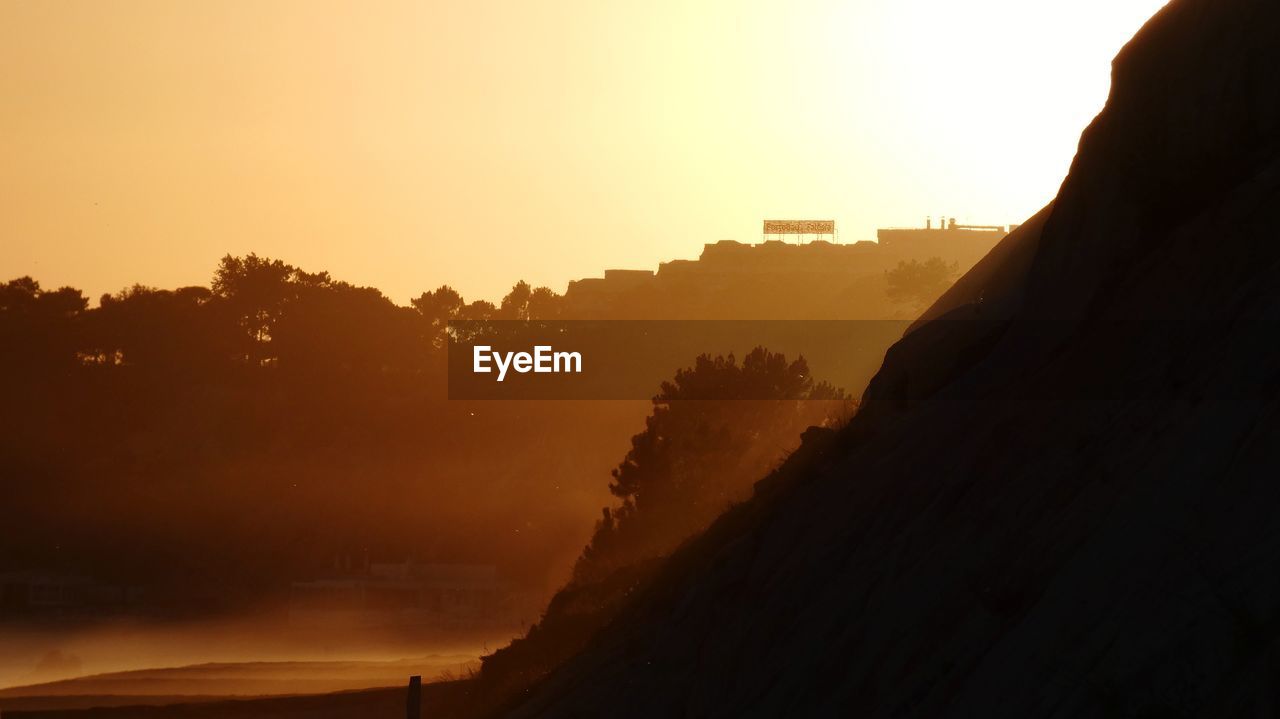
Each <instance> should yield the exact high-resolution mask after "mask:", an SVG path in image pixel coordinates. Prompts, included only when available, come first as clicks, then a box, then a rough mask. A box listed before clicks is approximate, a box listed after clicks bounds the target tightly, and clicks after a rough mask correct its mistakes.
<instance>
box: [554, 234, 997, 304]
mask: <svg viewBox="0 0 1280 719" xmlns="http://www.w3.org/2000/svg"><path fill="white" fill-rule="evenodd" d="M770 222H774V223H775V224H776V223H777V221H767V222H766V225H765V229H766V231H769V230H775V231H777V230H780V229H782V230H785V229H788V228H787V227H775V226H772V225H770V224H769V223H770ZM784 224H785V223H784ZM793 224H794V223H793ZM831 224H832V228H831V231H832V232H834V223H831ZM1016 227H1017V226H1016V225H1014V226H1011V227H1008V228H1006V227H1004V226H995V225H961V224H958V223H957V222H956V221H955V219H954V218H952V219H950V220H947V221H941V222H939V225H938V227H934V226H933V222H932V220H928V221H926V223H925V226H924V227H923V228H919V227H916V228H885V229H881V230H878V231H877V232H876V239H877V241H875V242H871V241H860V242H853V243H847V244H842V243H837V242H830V241H827V240H823V239H815V240H813V241H810V242H804V243H800V244H797V243H791V242H784V241H782V240H777V239H771V240H766V241H764V242H760V243H754V244H749V243H743V242H737V241H735V240H720V241H719V242H714V243H711V244H707V245H704V246H703V248H702V254H701V255H700V256H699V258H698V259H697V260H672V261H670V262H663V263H661V264H660V265H659V266H658V271H657V272H656V273H655V272H651V271H649V270H607V271H605V273H604V277H603V278H599V277H596V278H587V279H581V280H574V281H572V282H570V283H569V288H568V290H567V291H566V292H565V298H566V299H567V300H568V301H569V303H570V304H571V305H574V306H578V307H583V306H597V307H599V306H608V305H610V304H611V303H612V302H614V301H615V300H617V299H618V298H623V297H631V296H635V295H636V293H637V292H638V291H643V290H647V289H678V288H682V287H688V286H690V285H694V284H707V285H709V286H715V285H718V284H722V283H724V282H730V283H733V282H737V281H739V280H745V279H747V278H750V277H764V276H771V277H777V276H783V275H786V276H791V277H801V278H808V279H809V280H810V281H812V282H817V283H821V282H841V281H845V280H848V279H849V278H853V277H859V276H866V275H871V274H878V273H883V272H885V271H886V270H889V269H892V268H894V267H896V266H897V264H898V263H899V262H905V261H911V260H921V261H923V260H927V259H929V258H931V257H938V258H940V259H942V260H944V261H946V262H948V263H956V264H957V265H959V267H960V269H961V271H965V270H967V269H968V268H969V267H971V266H972V265H973V264H974V263H976V262H977V261H978V260H980V259H982V257H983V256H984V255H986V254H987V252H989V251H990V250H991V248H992V247H994V246H995V245H996V243H997V242H999V241H1000V240H1001V239H1003V238H1004V237H1005V235H1007V234H1008V232H1010V231H1012V230H1013V229H1014V228H1016ZM799 229H805V230H807V231H811V230H812V229H814V228H811V227H809V226H808V225H805V226H803V227H801V228H799ZM818 229H825V226H824V227H821V228H818ZM774 236H776V233H775V235H774ZM832 237H833V239H834V235H832ZM735 278H738V279H735Z"/></svg>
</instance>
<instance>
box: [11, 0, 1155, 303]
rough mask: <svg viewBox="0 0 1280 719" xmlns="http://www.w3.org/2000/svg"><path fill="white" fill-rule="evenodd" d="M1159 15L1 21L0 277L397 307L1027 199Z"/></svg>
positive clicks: (198, 8)
mask: <svg viewBox="0 0 1280 719" xmlns="http://www.w3.org/2000/svg"><path fill="white" fill-rule="evenodd" d="M1163 4H1164V2H1163V1H1162V0H1072V1H1070V2H1067V1H1055V2H1048V1H1045V0H967V1H966V2H962V3H961V2H954V1H953V0H882V1H880V2H871V1H870V0H846V1H844V2H835V1H832V0H647V1H646V2H623V1H622V0H537V1H534V0H523V1H520V2H516V1H511V0H457V1H451V2H435V1H431V0H417V1H410V0H359V1H357V0H0V280H6V279H9V278H12V277H15V276H19V275H22V274H31V275H33V276H35V277H36V278H37V279H39V280H40V281H41V282H42V283H43V284H45V285H46V286H57V285H62V284H71V285H74V286H77V287H80V288H83V289H85V290H86V291H87V292H89V293H90V295H91V296H93V297H95V298H96V296H97V295H98V294H100V293H102V292H105V291H115V290H118V289H120V288H121V287H123V286H125V285H128V284H132V283H134V282H141V283H143V284H148V285H156V286H161V287H173V286H178V285H184V284H205V283H207V282H208V280H209V277H210V275H211V273H212V270H213V267H214V265H215V263H216V262H217V259H218V258H219V257H220V256H222V255H223V254H226V253H247V252H251V251H254V252H257V253H259V254H266V255H270V256H275V257H280V258H282V259H285V260H287V261H289V262H292V263H294V264H298V265H300V266H303V267H305V268H307V269H311V270H320V269H327V270H330V271H331V272H333V273H334V274H335V275H336V276H338V277H340V278H343V279H347V280H349V281H352V282H356V283H359V284H370V285H374V286H377V287H379V288H381V289H383V290H384V291H385V292H387V294H389V295H390V296H391V297H392V298H393V299H396V300H397V301H401V302H403V301H406V300H407V299H408V298H409V297H411V296H414V295H416V294H418V293H419V292H421V291H422V290H424V289H430V288H434V287H436V286H438V285H440V284H441V283H445V282H447V283H450V284H452V285H453V286H455V287H457V288H458V289H460V290H461V291H462V292H463V293H464V294H465V295H467V296H468V297H469V298H477V297H487V298H496V297H499V296H501V294H502V293H503V292H504V290H505V289H506V288H507V287H509V286H510V285H511V284H512V283H513V282H514V281H515V280H517V279H521V278H524V279H527V280H529V281H530V282H532V283H534V284H547V285H550V286H551V287H552V288H554V289H556V290H557V291H563V289H564V286H565V283H566V282H567V281H568V280H569V279H573V278H576V277H583V276H592V275H598V274H599V273H600V272H601V271H602V270H604V269H605V268H611V267H634V268H649V269H653V268H656V266H657V263H658V262H659V261H661V260H668V259H674V258H692V257H696V256H697V254H698V253H699V252H700V251H701V248H702V245H703V243H705V242H714V241H716V240H719V239H723V238H734V239H739V240H745V241H758V239H759V232H760V230H759V227H760V221H761V220H762V219H764V218H766V217H775V218H793V217H795V218H799V217H814V218H834V219H836V220H837V222H838V224H839V228H840V232H841V239H842V240H843V241H853V240H858V239H873V238H874V232H875V228H876V227H878V226H886V225H903V224H905V225H915V224H919V223H922V222H923V220H924V217H925V216H926V215H938V214H941V213H944V212H945V213H947V214H949V215H954V216H956V217H958V218H960V219H961V220H962V221H972V222H981V223H984V224H985V223H991V224H997V223H998V224H1005V223H1010V222H1019V221H1021V220H1023V219H1025V218H1026V217H1027V216H1029V215H1030V214H1031V213H1033V212H1034V211H1035V210H1037V209H1038V208H1039V207H1040V206H1041V205H1043V204H1044V203H1045V202H1046V201H1047V200H1049V199H1050V198H1051V197H1052V196H1053V194H1054V193H1055V191H1056V190H1057V187H1058V185H1059V184H1060V182H1061V180H1062V177H1063V175H1064V174H1065V172H1066V169H1067V167H1068V165H1069V163H1070V160H1071V157H1072V155H1073V154H1074V153H1075V147H1076V142H1077V140H1078V137H1079V133H1080V130H1081V129H1083V127H1084V126H1085V125H1086V124H1087V123H1088V121H1089V120H1090V119H1091V118H1092V116H1093V115H1094V114H1096V112H1097V111H1098V110H1099V109H1100V107H1101V105H1102V103H1103V101H1104V100H1105V97H1106V93H1107V89H1108V84H1109V71H1110V61H1111V58H1112V57H1113V56H1114V55H1115V53H1116V51H1117V50H1118V49H1119V48H1120V47H1121V46H1122V45H1123V44H1124V43H1125V42H1126V41H1127V40H1128V38H1129V37H1130V36H1131V35H1132V34H1133V33H1134V32H1135V31H1136V30H1137V29H1138V28H1139V27H1140V26H1141V24H1142V22H1143V21H1144V20H1145V19H1146V18H1147V17H1149V16H1150V15H1151V14H1152V13H1153V12H1155V11H1156V10H1157V9H1158V8H1159V7H1160V6H1162V5H1163Z"/></svg>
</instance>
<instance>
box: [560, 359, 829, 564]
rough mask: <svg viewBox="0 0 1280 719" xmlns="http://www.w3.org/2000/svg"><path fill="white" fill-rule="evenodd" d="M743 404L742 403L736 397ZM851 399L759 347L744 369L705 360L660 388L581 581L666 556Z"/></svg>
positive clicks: (617, 476) (621, 471)
mask: <svg viewBox="0 0 1280 719" xmlns="http://www.w3.org/2000/svg"><path fill="white" fill-rule="evenodd" d="M734 398H742V399H734ZM848 405H849V401H848V400H847V398H846V397H845V395H844V393H843V392H842V391H841V390H838V389H836V388H834V387H832V386H831V385H829V384H827V383H825V382H818V383H815V382H814V380H813V378H812V376H810V374H809V367H808V363H807V362H805V360H804V358H803V357H800V358H799V359H796V360H795V361H793V362H788V361H787V359H786V357H785V356H784V355H782V354H780V353H773V352H769V351H768V350H767V349H765V348H763V347H757V348H755V349H754V350H752V351H751V352H750V353H749V354H747V356H746V357H745V358H744V359H743V361H742V363H741V364H739V363H738V362H737V361H736V359H735V358H734V356H733V355H729V356H728V357H723V356H718V357H714V358H713V357H711V356H710V355H702V356H700V357H698V358H697V360H696V361H695V363H694V366H693V367H690V368H686V369H681V370H680V371H678V372H677V373H676V375H675V378H674V379H672V380H671V381H669V382H664V383H663V385H662V391H661V392H660V393H659V394H658V396H656V397H654V399H653V413H652V414H651V415H650V416H649V418H648V419H647V420H646V421H645V431H644V432H641V433H640V434H637V435H636V436H634V437H633V438H632V439H631V450H630V451H629V452H627V456H626V458H625V459H624V460H623V461H622V463H621V464H620V465H619V466H618V468H617V469H615V470H614V471H613V482H612V483H610V485H609V491H610V492H612V493H613V494H614V496H616V497H618V498H620V499H621V500H622V505H621V506H620V507H617V508H615V509H607V508H606V509H605V519H604V521H602V522H600V523H599V524H598V525H597V527H596V532H595V534H594V535H593V537H592V540H591V543H590V544H589V545H588V547H587V549H586V550H585V551H584V553H583V556H582V558H581V559H580V560H579V561H578V565H577V567H576V568H575V579H576V580H577V581H591V580H594V579H598V578H600V577H601V576H603V575H604V574H607V573H608V572H609V571H612V570H613V569H615V568H617V567H618V566H623V565H627V564H630V563H633V562H636V561H640V560H643V559H646V558H650V557H654V556H660V555H662V554H665V553H666V552H668V551H670V550H671V549H672V548H673V547H674V546H675V545H676V544H677V543H679V542H680V541H683V540H684V539H685V538H687V537H689V536H690V535H692V534H693V533H695V532H697V531H699V530H700V529H701V528H702V527H704V526H705V525H706V524H707V523H708V522H710V521H711V520H712V519H713V518H715V517H716V516H717V515H718V514H720V513H721V512H722V511H724V510H725V509H726V508H727V507H728V506H729V505H730V503H732V502H734V501H737V500H740V499H742V498H743V496H744V494H745V492H746V491H747V490H748V488H749V487H750V486H751V483H753V482H754V481H756V480H758V479H760V478H761V477H763V476H764V474H765V473H766V472H767V471H768V470H769V469H771V467H772V465H773V464H774V463H775V462H777V461H779V460H780V459H781V458H782V457H783V456H785V454H786V452H787V451H788V450H789V449H790V448H791V446H793V445H794V443H795V442H796V441H797V440H798V438H799V436H800V433H801V432H802V431H803V430H804V429H805V428H806V427H809V426H812V425H824V424H829V423H831V422H833V421H835V420H836V419H837V418H839V417H841V416H843V414H844V413H845V411H847V408H848Z"/></svg>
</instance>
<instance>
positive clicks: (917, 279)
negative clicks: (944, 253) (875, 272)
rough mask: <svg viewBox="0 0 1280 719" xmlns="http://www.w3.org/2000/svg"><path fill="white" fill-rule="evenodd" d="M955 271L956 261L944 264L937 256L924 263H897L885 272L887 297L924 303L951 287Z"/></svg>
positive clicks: (895, 300) (916, 303)
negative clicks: (887, 289)
mask: <svg viewBox="0 0 1280 719" xmlns="http://www.w3.org/2000/svg"><path fill="white" fill-rule="evenodd" d="M959 271H960V265H959V263H956V262H952V263H947V262H946V261H944V260H943V259H942V258H940V257H930V258H929V259H927V260H925V261H924V262H920V261H919V260H911V261H910V262H906V261H903V262H899V263H898V266H897V267H895V268H894V269H892V270H887V271H886V272H885V276H886V278H887V279H888V281H889V291H888V292H889V299H891V300H893V301H894V302H906V303H910V304H913V305H917V306H918V305H923V304H928V303H930V302H933V301H934V300H936V299H938V297H940V296H941V295H942V293H943V292H945V291H946V290H947V288H948V287H950V286H951V283H952V282H953V281H954V280H955V277H956V274H957V273H958V272H959Z"/></svg>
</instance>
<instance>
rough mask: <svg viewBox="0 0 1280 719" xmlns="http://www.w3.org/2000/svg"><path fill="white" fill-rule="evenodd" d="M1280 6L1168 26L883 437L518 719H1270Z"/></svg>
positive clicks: (816, 453) (803, 478) (837, 464)
mask: <svg viewBox="0 0 1280 719" xmlns="http://www.w3.org/2000/svg"><path fill="white" fill-rule="evenodd" d="M1278 67H1280V5H1277V4H1275V3H1272V2H1262V1H1260V0H1174V2H1173V3H1171V5H1170V6H1169V7H1167V8H1166V9H1165V10H1164V11H1162V12H1161V13H1160V14H1159V15H1158V16H1157V17H1156V18H1154V19H1153V20H1152V21H1151V22H1150V23H1149V24H1148V26H1147V27H1146V28H1144V29H1143V31H1142V32H1141V33H1140V34H1139V35H1138V37H1137V38H1135V40H1134V41H1133V42H1132V43H1131V44H1130V45H1129V46H1128V47H1126V48H1125V50H1124V51H1123V52H1122V53H1121V55H1120V56H1119V57H1118V58H1117V60H1116V63H1115V69H1114V85H1113V91H1112V96H1111V99H1110V100H1109V102H1108V105H1107V108H1106V109H1105V110H1104V112H1103V113H1102V114H1101V115H1100V116H1099V117H1098V119H1097V120H1096V121H1095V122H1094V123H1093V125H1092V126H1091V127H1090V128H1089V129H1088V130H1087V131H1086V132H1085V133H1084V136H1083V138H1082V140H1081V145H1080V152H1079V155H1078V156H1077V159H1076V161H1075V163H1074V165H1073V167H1072V171H1071V174H1070V176H1069V177H1068V179H1067V181H1066V182H1065V183H1064V185H1063V187H1062V190H1061V192H1060V194H1059V196H1058V198H1057V199H1056V200H1055V202H1054V203H1053V204H1052V205H1051V206H1050V207H1049V208H1047V209H1046V210H1045V211H1044V212H1042V213H1041V214H1040V215H1037V217H1036V218H1035V220H1034V221H1033V222H1029V223H1028V224H1027V225H1026V226H1024V228H1023V229H1022V230H1020V231H1019V233H1015V235H1012V236H1010V237H1009V238H1008V239H1007V240H1006V241H1005V243H1004V244H1002V246H1001V247H999V248H997V249H996V251H994V252H993V253H992V255H991V257H989V258H988V260H986V261H984V262H983V263H980V264H979V265H978V266H977V267H975V268H974V270H973V271H972V272H971V273H970V274H969V275H968V276H966V278H965V279H964V280H962V281H961V283H959V284H958V285H957V287H956V289H955V290H953V291H952V292H950V293H948V294H947V295H946V296H944V297H943V298H942V300H940V302H939V303H938V305H937V306H935V307H934V308H933V309H931V310H930V311H929V312H928V313H926V316H925V318H924V319H925V320H926V321H924V322H922V323H920V324H918V325H917V326H916V327H914V328H913V330H912V331H911V332H910V333H909V334H908V336H907V337H905V338H904V339H903V341H902V342H900V343H899V344H898V345H896V346H895V347H894V348H893V349H892V350H891V351H890V352H889V354H888V356H887V357H886V360H885V365H884V367H883V368H882V370H881V372H880V374H879V375H878V376H877V378H876V379H875V380H874V381H873V382H872V384H871V386H870V387H869V388H868V390H867V395H866V399H867V408H866V410H865V411H864V412H863V413H862V414H860V415H859V417H858V418H857V419H856V420H855V421H854V422H853V424H852V425H851V426H850V427H849V428H848V429H847V430H846V431H844V432H843V433H842V434H841V435H840V436H838V437H836V438H834V439H830V440H827V442H829V445H828V446H825V447H821V448H816V449H815V448H810V451H807V452H802V453H800V455H798V457H797V458H796V460H794V461H792V462H790V463H788V465H787V466H784V468H783V469H782V470H780V472H779V474H778V476H776V477H774V478H772V479H771V480H770V481H768V482H765V483H762V484H761V490H760V493H759V496H758V497H757V498H756V500H755V501H752V502H750V503H748V504H746V505H744V506H743V507H740V508H738V509H736V510H734V511H732V512H730V513H729V514H727V515H726V516H725V517H723V518H722V519H721V520H720V521H719V522H717V524H716V525H714V526H713V527H712V528H711V529H710V530H709V531H708V532H707V533H706V534H705V535H704V536H702V537H701V538H699V539H698V540H696V541H694V542H692V543H690V544H689V545H687V546H686V547H685V548H684V549H683V550H681V551H680V552H678V553H677V554H676V555H675V556H674V557H673V558H672V559H671V560H670V561H669V562H668V563H667V566H666V567H665V568H664V569H663V571H662V572H661V573H660V575H659V577H658V579H657V580H656V581H655V583H654V584H653V585H652V586H650V587H648V588H647V589H646V590H644V591H643V592H641V593H640V595H639V596H638V597H637V598H636V600H635V601H634V603H633V604H632V606H630V607H629V609H628V610H627V611H626V612H624V613H623V616H621V617H620V619H619V620H618V621H617V622H615V623H614V624H613V625H612V626H610V627H609V628H607V629H606V630H605V631H603V632H602V633H601V634H600V635H599V636H598V637H597V638H596V640H595V641H594V643H593V644H592V645H591V646H590V648H589V649H588V650H587V651H586V652H585V653H584V654H583V655H581V656H579V657H578V658H576V659H575V660H573V661H571V662H570V663H568V664H567V665H566V666H564V667H562V668H561V669H560V670H558V671H557V672H556V673H555V674H553V675H552V676H551V678H550V679H549V680H548V681H546V682H545V683H544V684H543V685H541V686H540V687H538V688H537V689H536V690H535V691H534V692H533V693H532V694H531V695H530V696H529V697H527V699H526V700H525V701H524V703H523V704H522V705H521V706H519V707H516V708H514V709H513V710H512V712H511V714H512V715H513V716H595V715H601V716H635V717H641V716H645V717H652V716H725V717H729V716H733V717H738V716H837V715H852V716H868V717H898V716H904V717H905V716H921V717H936V716H964V717H968V716H973V717H993V716H1019V717H1059V716H1060V717H1079V716H1211V717H1222V716H1275V715H1277V713H1280V690H1278V689H1276V687H1280V569H1278V567H1280V525H1278V524H1277V522H1276V520H1275V517H1276V516H1277V515H1278V514H1280V402H1277V397H1278V396H1280V394H1278V392H1280V340H1278V338H1280V152H1278V148H1280V83H1277V82H1276V80H1275V69H1276V68H1278Z"/></svg>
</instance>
